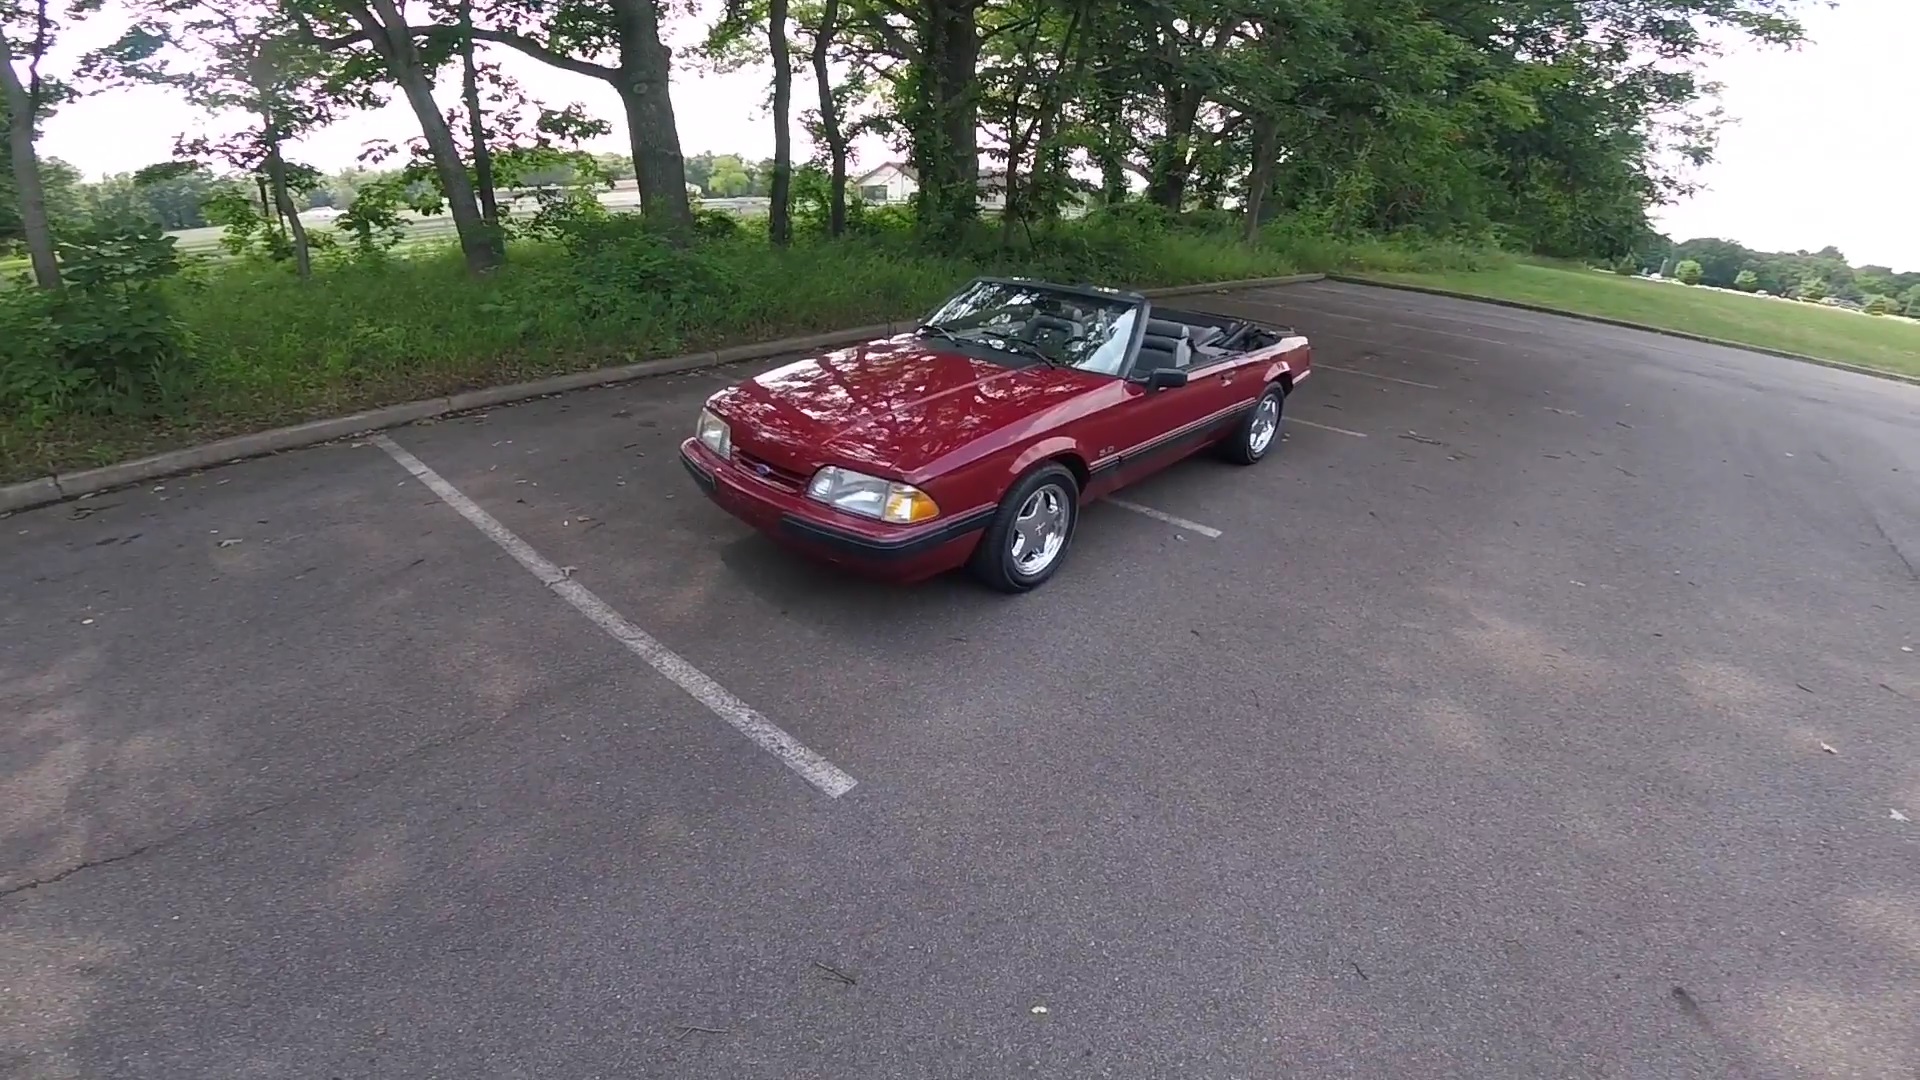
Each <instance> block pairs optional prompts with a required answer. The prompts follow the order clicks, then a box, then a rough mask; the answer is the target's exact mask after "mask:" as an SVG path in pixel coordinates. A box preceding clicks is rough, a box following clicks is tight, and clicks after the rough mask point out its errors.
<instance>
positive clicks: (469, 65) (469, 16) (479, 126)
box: [454, 0, 507, 260]
mask: <svg viewBox="0 0 1920 1080" xmlns="http://www.w3.org/2000/svg"><path fill="white" fill-rule="evenodd" d="M454 12H455V14H454V26H455V30H456V32H457V33H458V34H459V35H460V37H459V42H460V46H459V47H460V100H461V101H463V102H464V103H465V104H466V107H467V137H468V140H469V143H470V145H471V147H472V151H473V182H474V185H475V186H476V187H477V188H478V189H479V192H478V193H479V196H480V218H481V220H482V221H483V222H485V223H486V227H487V235H488V239H489V242H490V243H492V244H493V245H494V247H495V248H496V249H497V250H498V253H499V256H498V257H499V258H500V259H502V260H505V259H506V257H507V252H506V233H505V232H504V231H503V230H502V228H501V225H500V204H499V200H498V197H497V196H496V194H495V192H494V189H493V185H494V179H493V147H492V145H491V142H490V140H489V138H488V132H487V112H486V109H485V108H484V107H483V106H482V104H481V101H480V64H479V62H478V61H477V60H476V59H475V58H474V47H473V0H459V3H458V4H456V5H455V6H454Z"/></svg>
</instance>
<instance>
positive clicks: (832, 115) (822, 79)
mask: <svg viewBox="0 0 1920 1080" xmlns="http://www.w3.org/2000/svg"><path fill="white" fill-rule="evenodd" d="M839 15H840V0H825V2H824V3H823V4H822V6H821V9H820V28H819V30H817V31H816V32H815V33H814V35H813V81H814V84H815V85H816V86H818V87H819V89H820V128H821V133H822V134H823V135H825V136H826V140H827V235H828V236H839V235H840V234H841V233H844V232H846V231H847V133H846V131H845V130H844V129H842V128H841V126H840V102H839V100H838V99H836V98H835V97H834V96H833V80H832V76H831V73H830V72H829V71H828V68H827V60H828V50H829V49H831V48H832V47H833V35H834V33H835V31H836V30H838V27H836V26H835V25H834V21H835V20H836V19H837V18H839Z"/></svg>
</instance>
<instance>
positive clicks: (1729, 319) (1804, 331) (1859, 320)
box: [1367, 263, 1920, 375]
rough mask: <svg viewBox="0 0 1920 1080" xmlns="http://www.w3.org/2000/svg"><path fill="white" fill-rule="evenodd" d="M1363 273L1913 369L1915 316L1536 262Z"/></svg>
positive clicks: (1919, 358)
mask: <svg viewBox="0 0 1920 1080" xmlns="http://www.w3.org/2000/svg"><path fill="white" fill-rule="evenodd" d="M1367 276H1369V277H1373V278H1376V279H1379V280H1384V281H1400V282H1405V283H1407V284H1409V285H1425V286H1429V287H1432V288H1436V289H1449V290H1453V291H1456V292H1462V293H1468V294H1471V295H1474V296H1485V297H1490V298H1493V299H1500V300H1518V301H1521V302H1523V303H1529V304H1539V305H1541V306H1543V307H1550V308H1555V309H1558V310H1561V311H1567V312H1572V313H1575V314H1581V315H1599V316H1603V317H1605V318H1609V319H1624V320H1626V321H1628V322H1633V323H1639V324H1641V325H1643V326H1652V327H1659V328H1660V329H1663V330H1680V331H1684V332H1687V333H1691V334H1703V335H1705V336H1707V337H1712V338H1719V339H1721V340H1723V341H1731V342H1738V343H1740V344H1743V345H1761V346H1765V347H1767V348H1770V349H1783V350H1785V351H1787V352H1792V353H1799V354H1801V355H1803V356H1816V357H1819V358H1821V359H1823V360H1839V361H1842V362H1844V363H1849V364H1859V365H1861V366H1862V367H1870V368H1874V369H1876V370H1880V371H1893V372H1900V373H1902V374H1907V375H1920V322H1915V321H1913V320H1909V319H1899V318H1889V317H1885V316H1874V315H1863V314H1860V313H1859V312H1853V311H1846V310H1844V309H1840V308H1831V307H1822V306H1820V305H1817V304H1802V303H1798V302H1795V301H1791V300H1779V299H1773V298H1770V297H1764V296H1744V295H1735V294H1730V293H1724V292H1717V291H1715V290H1712V289H1695V288H1688V287H1687V286H1685V285H1678V284H1674V283H1671V282H1660V281H1647V280H1644V279H1640V278H1629V277H1622V276H1620V275H1618V274H1608V273H1601V272H1599V271H1595V270H1589V269H1586V268H1582V267H1567V266H1553V265H1542V264H1538V263H1514V264H1510V265H1507V266H1503V267H1495V268H1492V269H1486V270H1480V271H1453V270H1448V271H1441V272H1439V273H1415V274H1402V273H1390V274H1370V275H1367Z"/></svg>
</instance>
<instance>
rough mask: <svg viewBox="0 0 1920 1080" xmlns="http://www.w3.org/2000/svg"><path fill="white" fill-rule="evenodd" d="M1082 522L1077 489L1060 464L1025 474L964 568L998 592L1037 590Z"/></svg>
mask: <svg viewBox="0 0 1920 1080" xmlns="http://www.w3.org/2000/svg"><path fill="white" fill-rule="evenodd" d="M1079 522H1080V485H1079V483H1078V482H1077V481H1075V480H1074V477H1073V473H1071V472H1069V471H1067V469H1066V468H1065V467H1064V466H1062V465H1058V464H1053V463H1049V464H1045V465H1041V466H1040V467H1038V468H1036V469H1034V470H1033V471H1031V472H1029V473H1027V474H1026V475H1025V476H1023V477H1021V478H1020V480H1019V481H1018V482H1017V483H1015V484H1014V485H1013V487H1012V488H1010V489H1008V491H1007V495H1006V498H1004V499H1002V500H1000V510H999V512H998V513H997V514H995V515H994V518H993V524H991V525H989V526H987V531H986V535H984V536H982V537H981V538H980V546H979V547H978V548H976V549H974V552H973V561H972V562H971V563H969V564H968V569H970V570H971V571H972V572H973V576H974V577H976V578H979V579H980V580H981V581H982V582H984V583H985V584H987V585H990V586H992V587H993V588H996V589H999V590H1000V591H1002V592H1010V593H1018V592H1026V591H1027V590H1029V589H1033V588H1037V587H1039V586H1040V584H1041V583H1043V582H1045V581H1046V580H1047V579H1048V578H1050V577H1052V576H1053V574H1054V572H1055V571H1056V570H1058V569H1060V564H1061V563H1062V562H1064V561H1065V560H1066V557H1067V545H1068V544H1070V543H1072V542H1073V529H1074V526H1075V525H1077V524H1079Z"/></svg>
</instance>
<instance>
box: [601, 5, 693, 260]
mask: <svg viewBox="0 0 1920 1080" xmlns="http://www.w3.org/2000/svg"><path fill="white" fill-rule="evenodd" d="M614 14H615V17H616V18H617V19H618V20H619V25H620V70H619V74H618V79H619V82H618V83H617V84H616V85H615V86H614V89H615V90H616V91H618V92H619V94H620V104H621V105H622V106H624V107H625V108H626V111H627V141H628V142H629V143H630V144H631V145H632V147H633V174H634V179H635V181H636V182H637V183H638V185H639V187H640V215H641V217H642V218H643V219H645V221H646V222H647V224H648V225H650V226H652V227H654V228H656V229H659V230H660V231H661V232H664V233H666V234H667V235H669V236H674V237H685V236H686V235H687V234H689V233H691V232H692V231H693V207H692V206H691V205H690V204H689V203H688V202H687V163H686V161H685V159H683V158H682V157H681V156H680V128H679V125H678V124H677V123H676V122H675V121H674V116H673V99H672V98H670V97H668V96H667V80H668V76H669V74H670V73H671V71H672V67H673V59H672V54H671V53H669V52H668V50H667V47H666V46H665V45H664V44H662V43H661V41H660V16H659V14H658V13H657V12H656V11H655V10H654V6H653V0H614Z"/></svg>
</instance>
